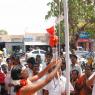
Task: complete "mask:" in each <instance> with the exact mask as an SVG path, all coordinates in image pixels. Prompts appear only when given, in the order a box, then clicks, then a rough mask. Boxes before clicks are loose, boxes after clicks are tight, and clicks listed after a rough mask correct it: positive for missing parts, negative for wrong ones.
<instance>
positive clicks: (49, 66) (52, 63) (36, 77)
mask: <svg viewBox="0 0 95 95" xmlns="http://www.w3.org/2000/svg"><path fill="white" fill-rule="evenodd" d="M56 63H57V60H54V61H52V62H51V63H50V64H48V66H47V67H46V68H45V69H43V70H42V71H41V72H39V73H38V74H37V75H35V76H32V77H30V78H29V80H30V81H32V82H33V81H36V80H38V79H40V78H41V77H43V76H44V75H45V74H46V73H47V72H48V70H50V69H51V68H52V67H53V66H55V65H56Z"/></svg>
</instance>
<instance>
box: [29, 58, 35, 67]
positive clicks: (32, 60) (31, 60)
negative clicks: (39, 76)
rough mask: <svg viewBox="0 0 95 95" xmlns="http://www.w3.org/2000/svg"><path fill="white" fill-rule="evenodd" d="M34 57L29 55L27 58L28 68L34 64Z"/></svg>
mask: <svg viewBox="0 0 95 95" xmlns="http://www.w3.org/2000/svg"><path fill="white" fill-rule="evenodd" d="M35 63H36V62H35V58H34V57H30V58H28V59H27V65H28V67H29V68H30V69H33V67H34V64H35Z"/></svg>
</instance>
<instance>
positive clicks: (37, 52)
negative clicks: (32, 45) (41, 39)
mask: <svg viewBox="0 0 95 95" xmlns="http://www.w3.org/2000/svg"><path fill="white" fill-rule="evenodd" d="M45 53H46V51H44V50H41V49H37V50H32V51H30V52H29V53H26V59H27V58H30V57H34V58H36V55H40V56H41V58H42V60H44V59H45Z"/></svg>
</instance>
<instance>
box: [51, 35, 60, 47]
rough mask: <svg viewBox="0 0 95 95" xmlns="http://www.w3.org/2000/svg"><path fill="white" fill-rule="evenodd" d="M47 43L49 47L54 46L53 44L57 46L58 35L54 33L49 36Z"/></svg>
mask: <svg viewBox="0 0 95 95" xmlns="http://www.w3.org/2000/svg"><path fill="white" fill-rule="evenodd" d="M49 45H50V46H51V47H54V46H57V45H58V37H57V36H56V35H54V36H50V39H49Z"/></svg>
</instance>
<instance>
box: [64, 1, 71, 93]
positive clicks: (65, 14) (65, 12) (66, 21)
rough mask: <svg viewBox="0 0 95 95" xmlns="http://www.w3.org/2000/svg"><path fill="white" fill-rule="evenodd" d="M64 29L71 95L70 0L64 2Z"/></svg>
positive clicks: (67, 75) (67, 91)
mask: <svg viewBox="0 0 95 95" xmlns="http://www.w3.org/2000/svg"><path fill="white" fill-rule="evenodd" d="M63 3H64V28H65V50H66V79H67V85H66V86H67V88H66V95H70V59H69V23H68V0H64V2H63Z"/></svg>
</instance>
